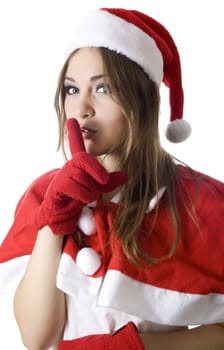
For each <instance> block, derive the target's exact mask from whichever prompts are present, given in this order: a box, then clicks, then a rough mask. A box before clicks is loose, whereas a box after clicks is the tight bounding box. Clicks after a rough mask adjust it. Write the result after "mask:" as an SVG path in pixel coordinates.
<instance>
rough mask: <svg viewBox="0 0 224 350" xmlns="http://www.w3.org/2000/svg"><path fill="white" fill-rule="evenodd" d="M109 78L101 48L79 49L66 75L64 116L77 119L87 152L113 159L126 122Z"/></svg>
mask: <svg viewBox="0 0 224 350" xmlns="http://www.w3.org/2000/svg"><path fill="white" fill-rule="evenodd" d="M109 80H110V79H108V77H106V75H105V72H104V67H103V60H102V57H101V54H100V50H99V49H97V48H82V49H79V50H78V51H77V52H76V53H75V54H74V55H73V57H72V58H71V60H70V63H69V65H68V69H67V72H66V74H65V80H64V91H65V106H64V107H65V113H66V116H67V118H71V117H73V118H76V119H77V120H78V122H79V125H80V127H81V130H82V136H83V140H84V143H85V147H86V151H87V152H88V153H91V154H92V155H93V156H104V155H107V156H108V157H109V159H111V160H113V159H114V160H116V158H117V157H119V153H120V151H121V150H120V149H119V146H120V144H121V141H122V140H123V139H124V135H125V129H126V125H127V124H126V119H125V117H124V114H123V111H122V108H121V106H120V105H119V104H118V103H117V102H116V99H115V98H113V91H111V87H110V86H109V85H108V81H109ZM108 157H107V158H108Z"/></svg>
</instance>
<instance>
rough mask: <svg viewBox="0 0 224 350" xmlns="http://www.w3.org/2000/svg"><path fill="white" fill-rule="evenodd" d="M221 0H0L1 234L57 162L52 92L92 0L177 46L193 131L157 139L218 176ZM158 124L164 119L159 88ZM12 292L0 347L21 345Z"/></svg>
mask: <svg viewBox="0 0 224 350" xmlns="http://www.w3.org/2000/svg"><path fill="white" fill-rule="evenodd" d="M221 6H222V0H212V1H209V0H196V1H195V0H182V1H179V0H147V1H146V0H145V1H144V0H120V1H116V0H111V1H110V0H106V1H103V0H102V1H98V0H89V1H87V0H81V1H75V0H73V1H72V0H54V1H48V0H36V1H34V0H33V1H32V0H20V1H17V0H2V1H1V2H0V98H1V105H0V113H1V124H0V125H1V126H0V128H1V129H0V160H1V168H0V176H1V181H0V241H1V240H2V239H3V238H4V236H5V235H6V233H7V230H8V228H9V226H10V225H11V223H12V220H13V212H14V209H15V205H16V203H17V201H18V199H19V197H20V196H21V194H22V193H23V191H24V190H25V189H26V187H27V186H28V185H29V183H30V182H31V181H32V180H33V179H34V178H35V177H37V176H38V175H40V174H41V173H43V172H45V171H47V170H49V169H51V168H54V167H58V166H60V165H61V164H62V157H61V154H60V153H57V152H56V148H57V121H56V114H55V112H54V109H53V98H54V93H55V87H56V82H57V77H58V73H59V70H60V68H61V66H62V63H63V60H64V50H65V48H66V47H67V45H68V44H69V41H70V40H69V39H70V38H71V33H72V31H73V28H74V27H75V23H76V22H77V21H78V20H79V19H80V18H81V15H82V14H83V13H84V12H87V11H89V10H91V9H94V8H98V7H125V8H130V9H131V8H132V9H137V10H140V11H143V12H146V13H148V14H149V15H151V16H152V17H155V18H156V19H157V20H159V21H160V22H162V23H163V24H164V25H165V26H166V27H167V28H168V29H169V31H170V32H171V34H172V36H173V38H174V39H175V41H176V44H177V46H178V48H179V52H180V56H181V61H182V71H183V85H184V90H185V118H186V119H187V120H188V121H189V122H190V123H191V125H192V128H193V134H192V136H191V138H190V139H189V140H188V141H186V142H185V143H183V144H180V145H171V144H169V143H168V142H166V141H165V139H164V138H163V136H162V143H163V145H164V147H165V148H167V149H168V150H169V151H170V152H171V153H172V154H174V155H175V156H177V157H178V158H179V159H181V160H183V161H185V162H186V163H188V164H189V165H191V166H192V167H194V168H196V169H198V170H200V171H202V172H205V173H207V174H210V175H211V176H213V177H216V178H218V179H220V180H222V181H224V166H223V148H224V147H223V146H224V140H223V126H224V122H223V120H224V115H223V114H224V112H223V100H224V99H223V81H224V68H223V62H224V50H223V46H224V44H223V33H224V22H223V15H222V14H223V10H222V8H221ZM161 92H162V96H163V99H162V111H161V114H162V116H161V118H162V125H165V124H166V123H167V122H168V119H169V105H168V95H167V90H166V89H164V88H162V90H161ZM11 302H12V296H4V297H2V296H0V349H4V350H12V349H13V350H14V349H15V350H20V349H24V348H23V346H22V345H21V342H20V339H19V333H18V330H17V328H16V324H15V321H14V319H13V315H12V305H11Z"/></svg>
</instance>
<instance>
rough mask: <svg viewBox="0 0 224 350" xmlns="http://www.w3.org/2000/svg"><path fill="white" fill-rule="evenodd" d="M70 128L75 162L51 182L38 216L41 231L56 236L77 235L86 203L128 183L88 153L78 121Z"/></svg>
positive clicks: (63, 169) (71, 124) (64, 168)
mask: <svg viewBox="0 0 224 350" xmlns="http://www.w3.org/2000/svg"><path fill="white" fill-rule="evenodd" d="M67 128H68V137H69V146H70V151H71V155H72V159H71V160H69V161H67V163H66V164H65V165H64V166H63V168H61V169H60V170H59V171H58V173H57V174H56V176H55V177H54V179H53V180H52V182H51V183H50V185H49V187H48V189H47V191H46V194H45V198H44V201H43V203H42V204H41V206H40V208H39V210H38V212H37V213H36V217H35V221H36V226H37V228H38V229H40V228H42V227H43V226H45V225H48V226H49V227H50V228H51V230H52V231H53V233H55V234H72V233H74V231H75V229H76V224H77V221H78V218H79V215H80V213H81V210H82V208H83V207H84V206H85V205H86V204H87V203H91V202H93V201H95V200H97V199H98V198H99V197H100V196H101V195H102V194H103V193H108V192H111V191H113V190H114V189H115V188H117V187H119V186H121V185H122V184H124V183H125V182H126V181H127V175H126V174H124V173H122V172H113V173H108V172H107V171H106V169H105V168H104V167H103V166H102V165H101V164H100V163H99V162H98V161H97V160H96V159H95V158H94V157H93V156H92V155H90V154H88V153H87V152H86V151H85V145H84V142H83V138H82V134H81V130H80V127H79V124H78V122H77V121H76V119H74V118H71V119H68V121H67Z"/></svg>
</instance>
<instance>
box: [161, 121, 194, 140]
mask: <svg viewBox="0 0 224 350" xmlns="http://www.w3.org/2000/svg"><path fill="white" fill-rule="evenodd" d="M190 134H191V126H190V124H189V123H188V121H187V120H184V119H176V120H174V121H173V122H171V123H170V124H168V126H167V129H166V137H167V139H168V140H169V141H170V142H174V143H178V142H182V141H184V140H186V139H187V138H188V137H189V136H190Z"/></svg>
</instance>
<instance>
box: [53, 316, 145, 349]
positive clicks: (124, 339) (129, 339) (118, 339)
mask: <svg viewBox="0 0 224 350" xmlns="http://www.w3.org/2000/svg"><path fill="white" fill-rule="evenodd" d="M144 349H145V348H144V346H143V344H142V341H141V339H140V338H139V336H138V331H137V328H136V327H135V325H134V323H132V322H129V323H128V324H127V325H126V326H125V327H122V328H121V329H119V330H118V331H117V332H115V333H114V334H97V335H87V336H85V337H82V338H78V339H75V340H64V341H62V342H61V343H60V344H59V346H58V350H144Z"/></svg>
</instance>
